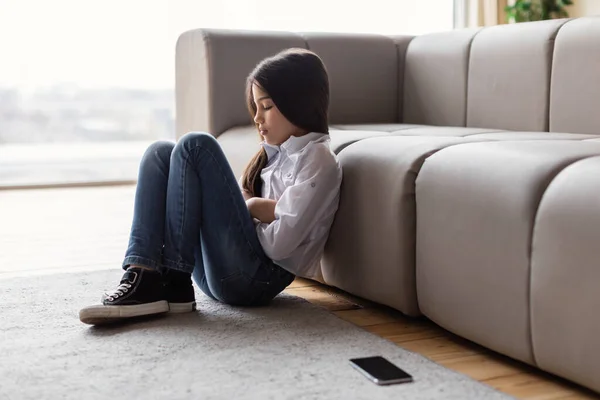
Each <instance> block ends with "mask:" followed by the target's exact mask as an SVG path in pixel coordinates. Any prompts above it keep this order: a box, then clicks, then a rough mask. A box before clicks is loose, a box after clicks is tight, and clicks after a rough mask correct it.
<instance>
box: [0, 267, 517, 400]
mask: <svg viewBox="0 0 600 400" xmlns="http://www.w3.org/2000/svg"><path fill="white" fill-rule="evenodd" d="M120 275H121V273H120V271H118V270H117V271H115V270H113V271H97V272H90V273H79V274H56V275H47V276H34V277H27V278H11V279H0V316H1V322H0V399H2V400H4V399H11V400H12V399H19V400H21V399H111V398H118V399H228V400H229V399H370V400H376V399H461V400H465V399H508V398H510V397H509V396H506V395H504V394H501V393H499V392H497V391H495V390H493V389H492V388H490V387H488V386H485V385H483V384H480V383H478V382H476V381H474V380H472V379H470V378H468V377H466V376H464V375H461V374H458V373H455V372H453V371H450V370H448V369H445V368H443V367H441V366H438V365H437V364H435V363H433V362H431V361H429V360H427V359H425V358H423V357H421V356H419V355H417V354H414V353H411V352H407V351H405V350H403V349H401V348H400V347H398V346H396V345H395V344H393V343H392V342H390V341H387V340H384V339H381V338H379V337H377V336H375V335H373V334H371V333H369V332H367V331H365V330H363V329H361V328H359V327H356V326H355V325H353V324H351V323H348V322H345V321H343V320H341V319H339V318H338V317H336V316H335V315H332V314H331V313H329V312H328V311H327V310H324V309H322V308H320V307H317V306H315V305H312V304H310V303H309V302H307V301H305V300H303V299H300V298H298V297H294V296H290V295H285V294H283V295H280V296H278V297H277V298H276V299H275V300H274V302H273V303H272V305H271V306H269V307H262V308H235V307H230V306H227V305H224V304H221V303H218V302H215V301H213V300H211V299H209V298H208V297H206V296H205V295H203V294H201V293H197V300H198V308H199V310H198V312H197V313H192V314H185V315H178V316H166V317H161V318H158V319H156V318H155V319H147V320H142V321H137V322H135V323H131V324H127V325H119V326H113V327H102V328H100V327H90V326H88V325H84V324H81V323H80V322H79V320H78V310H79V308H80V307H82V306H85V305H89V304H94V303H96V302H97V300H98V298H99V296H100V294H101V292H102V291H103V290H106V289H110V288H113V286H114V285H115V283H116V282H117V281H118V279H119V278H120ZM371 355H383V356H385V357H387V358H388V359H389V360H391V361H392V362H394V363H396V364H397V365H398V366H400V367H401V368H404V369H405V370H406V371H408V372H409V373H411V374H412V375H413V376H414V378H415V382H414V383H410V384H401V385H392V386H381V387H380V386H377V385H375V384H373V383H371V382H370V381H368V380H367V379H366V378H364V377H363V376H362V375H361V374H360V373H358V372H357V371H356V370H354V369H353V368H352V367H351V366H350V365H349V363H348V359H350V358H353V357H363V356H371Z"/></svg>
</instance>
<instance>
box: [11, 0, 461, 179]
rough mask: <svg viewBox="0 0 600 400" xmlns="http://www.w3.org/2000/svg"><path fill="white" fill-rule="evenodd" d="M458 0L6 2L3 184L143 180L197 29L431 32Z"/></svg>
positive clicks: (170, 118)
mask: <svg viewBox="0 0 600 400" xmlns="http://www.w3.org/2000/svg"><path fill="white" fill-rule="evenodd" d="M453 18H454V10H453V1H452V0H419V1H415V0H395V1H393V2H390V1H389V0H369V1H368V2H362V3H352V2H348V1H340V0H326V1H325V0H303V1H286V0H261V1H256V0H254V1H253V0H220V1H219V0H215V1H199V0H170V1H169V0H151V1H148V0H127V1H121V0H102V1H94V2H90V1H81V0H52V1H48V0H2V1H1V2H0V51H1V54H2V63H0V187H7V186H8V187H17V186H23V185H25V186H27V185H37V184H41V185H46V184H75V183H84V182H95V181H111V182H114V181H134V180H135V179H136V176H137V166H138V163H139V159H140V157H141V155H142V154H143V151H144V149H145V148H146V147H147V145H148V144H149V143H151V142H152V141H155V140H160V139H163V140H175V137H174V125H175V123H174V120H175V107H174V70H175V68H174V51H175V42H176V40H177V37H178V36H179V34H180V33H182V32H184V31H185V30H188V29H194V28H200V27H206V28H230V29H260V30H282V31H304V32H311V31H321V32H364V33H382V34H424V33H429V32H434V31H445V30H450V29H452V27H453Z"/></svg>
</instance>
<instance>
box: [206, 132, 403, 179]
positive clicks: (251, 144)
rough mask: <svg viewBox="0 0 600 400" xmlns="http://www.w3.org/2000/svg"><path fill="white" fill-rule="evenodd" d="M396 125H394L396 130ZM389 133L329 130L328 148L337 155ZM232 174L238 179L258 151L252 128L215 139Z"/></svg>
mask: <svg viewBox="0 0 600 400" xmlns="http://www.w3.org/2000/svg"><path fill="white" fill-rule="evenodd" d="M397 127H398V125H394V128H397ZM389 135H390V133H389V132H385V131H370V130H338V129H334V128H331V129H330V131H329V136H330V138H331V142H330V148H331V151H333V152H334V153H336V154H337V153H339V152H340V151H342V150H343V149H344V148H346V147H347V146H349V145H351V144H352V143H354V142H357V141H359V140H362V139H366V138H371V137H378V136H389ZM217 141H218V142H219V144H220V145H221V148H222V149H223V152H224V153H225V156H226V157H227V160H228V161H229V164H230V165H231V168H232V169H233V173H234V174H235V176H237V177H240V176H241V175H242V173H243V172H244V168H245V167H246V165H247V164H248V162H249V161H250V159H251V158H252V157H253V156H254V154H256V152H257V151H258V150H260V145H259V143H260V142H261V138H260V136H259V134H258V132H257V131H256V128H255V127H253V126H239V127H235V128H231V129H228V130H227V131H225V132H224V133H222V134H221V135H219V136H218V137H217Z"/></svg>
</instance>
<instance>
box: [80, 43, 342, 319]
mask: <svg viewBox="0 0 600 400" xmlns="http://www.w3.org/2000/svg"><path fill="white" fill-rule="evenodd" d="M246 97H247V103H248V109H249V111H250V113H251V116H252V118H253V119H254V123H255V125H256V128H257V129H258V132H259V134H260V137H261V138H262V142H261V146H262V148H261V149H260V151H259V152H258V153H257V154H256V155H255V156H254V157H253V158H252V160H251V161H250V163H249V164H248V166H247V167H246V170H245V171H244V173H243V176H242V178H241V181H240V182H239V183H238V182H237V181H236V179H235V177H234V174H233V172H232V170H231V167H230V166H229V164H228V162H227V160H226V158H225V155H224V154H223V152H222V150H221V148H220V146H219V144H218V142H217V141H216V140H215V139H214V138H213V137H212V136H210V135H208V134H205V133H188V134H186V135H184V136H183V137H182V138H181V139H180V140H179V141H178V142H177V144H173V143H171V142H166V141H159V142H156V143H153V144H152V145H151V146H150V147H149V148H148V149H147V151H146V153H145V154H144V156H143V158H142V161H141V163H140V169H139V176H138V184H137V188H136V195H135V208H134V215H133V223H132V228H131V235H130V239H129V246H128V248H127V251H126V254H125V259H124V261H123V269H125V274H124V275H123V277H122V279H121V281H120V284H119V285H118V286H117V288H116V289H115V290H112V291H110V292H107V293H105V294H104V295H103V296H102V305H96V306H91V307H86V308H84V309H82V310H81V311H80V313H79V317H80V319H81V321H82V322H84V323H88V324H101V323H107V322H114V321H119V320H124V319H127V318H130V317H136V316H142V315H150V314H159V313H165V312H173V313H183V312H190V311H193V310H195V307H196V303H195V297H194V289H193V286H192V276H193V278H194V280H195V281H196V284H197V285H198V286H199V287H200V289H201V290H202V291H203V292H204V293H205V294H206V295H207V296H210V297H212V298H213V299H215V300H218V301H221V302H224V303H228V304H231V305H241V306H255V305H264V304H267V303H268V302H269V301H270V300H271V299H273V298H274V297H275V296H276V295H277V294H279V293H280V292H281V291H283V290H284V289H285V288H286V287H287V286H288V285H289V284H290V283H291V282H292V281H293V280H294V278H295V276H296V275H300V276H303V277H308V278H318V277H319V276H320V265H319V260H320V258H321V255H322V252H323V248H324V246H325V242H326V240H327V236H328V234H329V230H330V227H331V224H332V222H333V218H334V215H335V212H336V211H337V207H338V202H339V190H340V184H341V180H342V172H341V168H340V165H339V163H338V161H337V159H336V157H335V155H334V154H333V153H332V152H331V150H330V149H329V130H328V120H327V116H328V107H329V80H328V77H327V72H326V70H325V66H324V65H323V62H322V61H321V59H320V58H319V57H318V56H317V55H316V54H315V53H313V52H310V51H308V50H304V49H288V50H285V51H283V52H281V53H279V54H277V55H275V56H273V57H270V58H267V59H265V60H263V61H262V62H260V63H259V64H258V65H257V66H256V68H255V69H254V71H252V73H251V74H250V75H249V76H248V79H247V82H246ZM240 189H241V190H240Z"/></svg>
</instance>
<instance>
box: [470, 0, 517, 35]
mask: <svg viewBox="0 0 600 400" xmlns="http://www.w3.org/2000/svg"><path fill="white" fill-rule="evenodd" d="M463 1H464V11H465V20H464V21H465V27H469V28H474V27H479V26H492V25H499V24H505V23H507V20H506V13H505V12H504V7H506V6H507V5H508V0H463Z"/></svg>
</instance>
